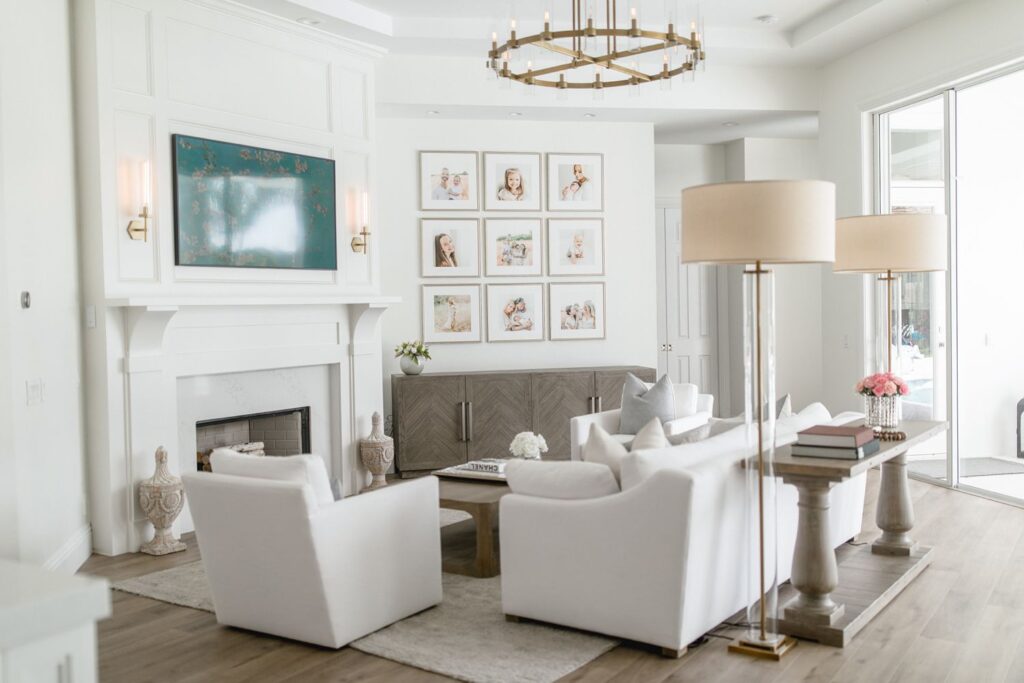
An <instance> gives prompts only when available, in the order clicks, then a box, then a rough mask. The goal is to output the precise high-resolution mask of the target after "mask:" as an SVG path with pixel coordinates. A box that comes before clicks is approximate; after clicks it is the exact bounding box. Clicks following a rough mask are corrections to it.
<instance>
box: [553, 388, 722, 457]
mask: <svg viewBox="0 0 1024 683" xmlns="http://www.w3.org/2000/svg"><path fill="white" fill-rule="evenodd" d="M677 386H678V387H682V386H683V385H677ZM689 386H690V387H692V388H693V391H694V392H696V385H689ZM714 406H715V397H714V396H712V395H711V394H697V409H696V412H693V413H690V414H688V415H678V414H677V417H676V419H674V420H669V421H668V422H666V423H665V425H664V426H665V436H672V435H674V434H682V433H683V432H688V431H690V430H691V429H696V428H697V427H700V426H701V425H703V424H706V423H707V422H708V421H709V420H710V419H711V411H712V410H713V409H714ZM621 414H622V411H621V410H620V409H618V408H616V409H615V410H606V411H604V412H603V413H591V414H590V415H580V416H579V417H574V418H572V419H571V420H570V421H569V453H570V457H571V459H572V460H579V459H580V453H581V452H582V449H583V444H585V443H586V442H587V436H588V435H589V434H590V425H592V424H596V425H598V426H600V427H601V428H602V429H603V430H605V431H606V432H608V433H609V434H611V435H612V438H614V439H616V440H618V441H620V442H622V443H624V444H629V443H630V442H632V440H633V435H632V434H620V433H619V416H620V415H621Z"/></svg>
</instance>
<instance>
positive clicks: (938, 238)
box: [835, 213, 947, 273]
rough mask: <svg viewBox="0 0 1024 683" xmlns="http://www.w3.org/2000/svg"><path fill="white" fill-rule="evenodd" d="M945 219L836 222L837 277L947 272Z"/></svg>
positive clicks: (886, 217) (918, 216) (923, 216)
mask: <svg viewBox="0 0 1024 683" xmlns="http://www.w3.org/2000/svg"><path fill="white" fill-rule="evenodd" d="M946 247H947V245H946V216H945V215H944V214H940V213H938V214H937V213H894V214H882V215H877V216H854V217H852V218H842V219H840V220H838V221H836V263H835V272H837V273H884V272H885V271H889V270H891V271H892V272H894V273H917V272H923V271H930V270H946Z"/></svg>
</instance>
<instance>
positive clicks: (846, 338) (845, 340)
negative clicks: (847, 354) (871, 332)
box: [843, 334, 850, 349]
mask: <svg viewBox="0 0 1024 683" xmlns="http://www.w3.org/2000/svg"><path fill="white" fill-rule="evenodd" d="M843 348H844V349H849V348H850V335H848V334H844V335H843Z"/></svg>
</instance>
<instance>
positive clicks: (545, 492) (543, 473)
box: [505, 460, 619, 500]
mask: <svg viewBox="0 0 1024 683" xmlns="http://www.w3.org/2000/svg"><path fill="white" fill-rule="evenodd" d="M505 476H506V478H507V479H508V487H509V488H510V489H512V493H518V494H522V495H525V496H536V497H538V498H559V499H563V500H576V499H581V498H601V497H602V496H608V495H611V494H613V493H618V492H619V483H618V482H617V481H615V475H614V474H612V470H611V468H610V467H608V466H607V465H604V464H601V463H596V462H571V461H570V462H542V461H536V460H533V461H530V460H510V461H509V463H508V464H507V465H506V466H505Z"/></svg>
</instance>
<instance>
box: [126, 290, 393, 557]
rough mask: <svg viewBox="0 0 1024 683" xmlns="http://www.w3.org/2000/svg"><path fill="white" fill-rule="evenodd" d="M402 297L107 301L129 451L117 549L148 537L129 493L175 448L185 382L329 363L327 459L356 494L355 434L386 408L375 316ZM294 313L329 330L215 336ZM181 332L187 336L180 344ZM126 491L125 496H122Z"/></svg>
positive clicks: (342, 484)
mask: <svg viewBox="0 0 1024 683" xmlns="http://www.w3.org/2000/svg"><path fill="white" fill-rule="evenodd" d="M400 300H401V299H400V298H399V297H386V296H376V295H343V296H309V297H297V296H289V297H270V296H262V297H261V296H243V297H226V296H221V297H205V298H198V297H186V296H136V297H128V298H123V299H108V300H107V301H106V304H107V306H108V307H109V308H111V309H120V310H122V313H123V316H122V319H123V321H124V357H123V358H124V361H123V372H124V375H125V377H126V380H127V387H126V388H127V391H126V395H125V398H126V399H127V405H126V410H125V418H126V423H127V424H126V426H127V430H126V456H127V457H126V462H125V463H124V470H122V471H123V472H124V476H125V483H126V484H128V486H127V487H125V488H118V487H115V490H114V491H112V492H111V493H112V494H113V495H114V496H115V498H116V497H121V498H120V501H116V500H115V501H112V502H113V505H112V508H113V509H114V510H118V509H119V510H123V511H125V518H124V519H123V520H116V519H115V520H112V521H113V524H114V528H115V529H116V528H117V527H121V529H122V530H123V533H118V532H116V531H115V533H114V536H115V538H120V539H122V540H121V542H123V543H124V545H123V546H121V545H120V542H116V541H115V543H116V545H117V546H119V547H118V548H117V550H118V551H122V552H123V551H134V550H136V549H137V548H138V546H139V544H140V543H141V542H142V541H144V540H145V539H146V537H147V536H148V534H149V532H148V531H147V522H146V521H145V518H144V516H143V515H141V511H140V510H139V509H138V506H137V504H136V501H135V497H136V496H135V491H136V488H137V484H138V482H139V481H141V480H142V479H144V478H145V477H147V476H149V474H150V473H151V471H152V459H153V450H154V448H155V446H157V445H164V446H165V447H167V448H168V450H170V451H172V452H174V451H177V450H178V448H177V445H178V431H177V430H178V402H177V401H178V394H177V391H178V389H177V386H178V380H180V379H183V378H188V377H201V376H208V375H220V374H225V373H240V372H252V371H263V370H281V369H288V368H301V367H306V366H313V365H324V366H329V368H331V370H330V373H331V377H332V380H331V381H332V382H333V383H334V385H335V386H337V387H338V389H339V393H338V402H337V403H336V405H335V410H336V411H337V414H336V415H335V416H334V417H333V418H332V420H335V422H336V424H338V425H339V427H338V429H339V431H338V440H339V441H340V447H338V448H336V449H335V452H334V453H332V454H331V455H330V457H329V460H328V462H329V464H330V468H331V470H332V474H333V477H334V479H336V480H337V484H338V488H339V490H341V491H342V492H344V493H345V494H346V495H349V494H353V493H357V492H358V491H359V490H360V488H362V487H363V486H364V485H365V484H366V479H367V474H366V472H365V471H364V469H363V468H362V465H361V463H360V462H359V457H358V438H359V437H360V436H363V435H365V434H366V433H368V432H369V429H370V420H371V416H372V414H373V412H374V411H382V409H383V405H382V404H383V387H382V382H381V347H380V336H379V321H380V317H381V316H382V315H383V313H384V312H385V311H386V310H387V309H388V308H389V307H390V306H391V305H393V304H395V303H398V302H399V301H400ZM332 311H334V312H332ZM296 317H299V318H303V319H311V320H313V321H314V322H313V324H314V325H317V326H319V327H318V328H317V329H320V330H325V329H329V333H328V332H321V333H320V334H319V336H317V337H316V338H314V339H302V340H301V343H296V342H295V340H294V339H292V340H291V341H292V342H293V343H288V341H289V340H288V339H282V340H281V341H280V342H277V341H275V342H273V343H270V344H263V345H261V346H258V347H251V346H249V345H247V344H245V343H241V344H238V345H235V346H233V345H231V344H227V345H225V343H224V336H223V335H221V336H217V335H218V329H219V328H220V327H221V326H222V325H228V326H230V325H234V324H235V323H238V324H242V325H243V327H242V328H238V329H240V330H247V329H249V328H248V327H245V326H246V325H252V324H254V321H258V322H261V323H262V322H264V321H266V320H269V321H270V324H278V323H277V322H275V321H277V320H282V321H285V322H283V323H281V325H282V326H287V324H288V323H287V321H288V320H290V319H294V318H296ZM175 321H178V322H175ZM334 321H337V322H334ZM172 327H175V328H177V334H176V335H170V334H168V330H170V329H171V328H172ZM232 329H233V330H234V329H235V328H232ZM182 333H187V339H188V343H186V344H184V345H183V344H182V341H181V340H182V337H181V334H182ZM232 334H234V332H232ZM246 334H248V333H247V332H241V333H239V334H238V338H239V339H240V340H243V341H246V339H245V335H246ZM211 335H213V336H211ZM292 337H294V334H293V335H292ZM228 339H229V340H234V339H235V337H233V336H229V337H228ZM172 469H175V468H174V467H173V466H172ZM125 495H127V496H128V497H129V499H128V500H125V499H124V498H123V497H122V496H125ZM119 522H120V523H119ZM115 554H116V552H115Z"/></svg>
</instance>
